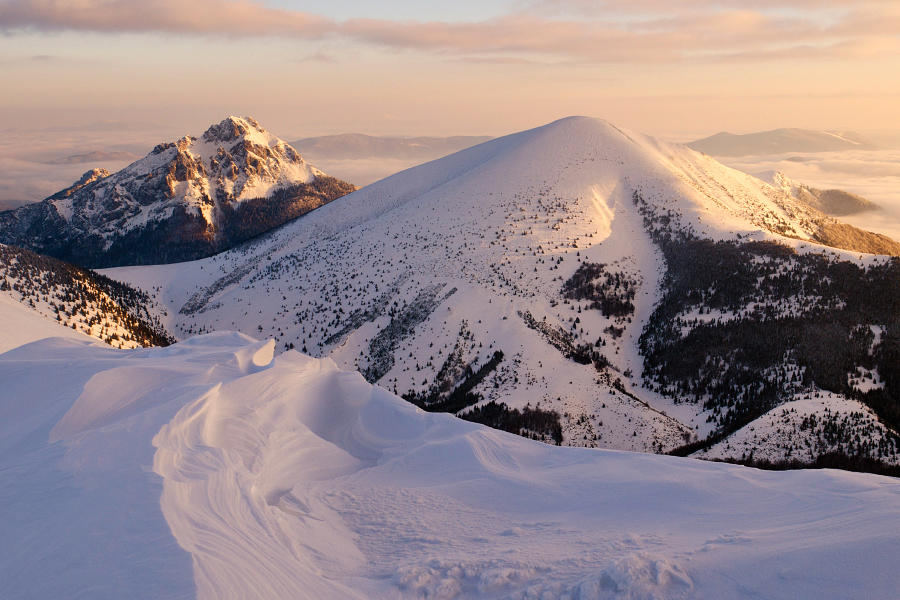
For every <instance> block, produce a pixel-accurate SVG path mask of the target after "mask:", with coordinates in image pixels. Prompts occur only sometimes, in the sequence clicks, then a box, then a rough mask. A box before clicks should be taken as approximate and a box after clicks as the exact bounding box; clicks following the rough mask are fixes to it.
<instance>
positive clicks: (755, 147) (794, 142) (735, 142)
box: [687, 129, 878, 156]
mask: <svg viewBox="0 0 900 600" xmlns="http://www.w3.org/2000/svg"><path fill="white" fill-rule="evenodd" d="M687 146H688V147H689V148H693V149H694V150H697V151H698V152H704V153H706V154H709V155H711V156H750V155H769V154H785V153H787V152H837V151H842V150H878V146H876V145H875V144H873V143H872V142H870V141H869V140H867V139H866V138H864V137H863V136H861V135H859V134H858V133H854V132H852V131H810V130H807V129H774V130H772V131H762V132H759V133H747V134H744V135H735V134H733V133H727V132H724V131H723V132H721V133H717V134H715V135H711V136H709V137H707V138H703V139H702V140H696V141H694V142H690V143H688V144H687Z"/></svg>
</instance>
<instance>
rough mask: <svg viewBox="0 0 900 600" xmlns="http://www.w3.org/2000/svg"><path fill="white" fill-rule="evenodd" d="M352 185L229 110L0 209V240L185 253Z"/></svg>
mask: <svg viewBox="0 0 900 600" xmlns="http://www.w3.org/2000/svg"><path fill="white" fill-rule="evenodd" d="M354 189H355V188H354V187H353V186H352V185H350V184H347V183H344V182H342V181H339V180H337V179H334V178H332V177H328V176H327V175H325V174H323V173H322V172H320V171H319V170H318V169H316V168H315V167H313V166H311V165H310V164H309V163H307V162H306V161H304V160H303V159H302V158H301V157H300V155H299V154H298V153H297V152H296V151H295V150H294V149H293V148H291V147H290V146H289V145H287V144H285V143H284V142H283V141H281V140H279V139H278V138H277V137H275V136H274V135H272V134H271V133H269V132H267V131H266V130H264V129H263V128H262V127H260V126H259V124H258V123H257V122H256V121H254V120H253V119H250V118H238V117H229V118H227V119H225V120H224V121H222V122H221V123H219V124H218V125H213V126H212V127H210V128H209V129H208V130H207V131H206V133H204V134H203V136H201V137H200V138H199V139H198V138H196V137H192V136H186V137H183V138H182V139H180V140H178V141H177V142H174V143H164V144H159V145H158V146H156V148H154V149H153V151H152V152H151V153H150V154H148V155H147V156H146V157H144V158H142V159H141V160H138V161H137V162H135V163H133V164H131V165H129V166H128V167H126V168H125V169H123V170H121V171H119V172H118V173H115V174H113V175H110V174H109V173H108V172H107V171H105V170H104V169H94V170H92V171H89V172H87V173H85V175H84V176H83V177H82V178H81V180H79V181H78V182H76V183H75V184H74V185H73V186H72V187H70V188H67V189H65V190H62V191H61V192H59V193H57V194H54V195H52V196H50V197H49V198H47V199H46V200H44V201H43V202H39V203H35V204H31V205H27V206H24V207H22V208H20V209H17V210H15V211H10V212H5V213H0V242H3V243H7V244H13V245H17V246H21V247H25V248H28V249H30V250H33V251H35V252H39V253H42V254H48V255H51V256H54V257H56V258H60V259H62V260H66V261H69V262H74V263H77V264H81V265H84V266H89V267H109V266H122V265H136V264H159V263H170V262H176V261H181V260H191V259H196V258H200V257H204V256H209V255H211V254H214V253H216V252H219V251H221V250H223V249H226V248H230V247H232V246H234V245H235V244H238V243H240V242H242V241H244V240H247V239H249V238H251V237H253V236H256V235H259V234H260V233H264V232H266V231H269V230H270V229H272V228H274V227H277V226H278V225H281V224H283V223H284V222H286V221H289V220H291V219H293V218H296V217H298V216H300V215H302V214H305V213H306V212H309V211H310V210H313V209H315V208H317V207H319V206H321V205H323V204H326V203H328V202H330V201H332V200H334V199H335V198H338V197H340V196H343V195H345V194H347V193H349V192H351V191H353V190H354Z"/></svg>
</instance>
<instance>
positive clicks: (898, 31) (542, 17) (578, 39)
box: [0, 0, 900, 62]
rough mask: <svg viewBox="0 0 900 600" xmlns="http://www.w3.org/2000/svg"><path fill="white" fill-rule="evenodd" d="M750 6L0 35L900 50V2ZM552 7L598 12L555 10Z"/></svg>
mask: <svg viewBox="0 0 900 600" xmlns="http://www.w3.org/2000/svg"><path fill="white" fill-rule="evenodd" d="M743 5H745V3H744V2H740V3H739V2H738V1H737V0H721V1H712V0H680V1H677V0H670V1H668V2H662V1H661V0H629V1H628V2H625V1H624V0H609V1H606V2H591V1H588V0H544V1H542V2H538V3H532V4H530V5H529V7H530V8H529V9H528V10H525V9H523V10H520V11H518V12H516V13H514V14H509V15H505V16H502V17H499V18H495V19H491V20H487V21H480V22H453V23H445V22H424V23H423V22H413V21H405V22H400V21H390V20H384V19H350V20H347V21H342V22H338V21H335V20H333V19H328V18H326V17H322V16H317V15H312V14H309V13H305V12H301V11H295V10H287V9H281V8H273V7H270V6H267V5H265V4H262V3H260V2H254V1H252V0H191V1H190V2H184V1H183V0H137V1H135V0H6V1H4V2H0V30H2V31H6V32H16V31H20V30H31V31H59V30H69V31H92V32H111V33H173V34H194V35H197V34H199V35H226V36H286V37H294V38H300V39H306V40H317V39H322V38H326V37H335V38H343V39H348V40H351V41H355V42H361V43H365V44H369V45H373V46H380V47H386V48H392V49H401V50H417V51H425V52H441V53H452V54H457V55H462V56H467V57H471V56H473V55H474V56H480V57H486V56H491V57H498V56H502V57H515V58H519V59H526V58H532V57H534V56H540V55H543V56H555V57H557V58H564V59H567V60H575V61H589V62H670V61H681V60H686V59H702V60H711V59H712V60H716V59H720V60H721V59H725V60H729V59H730V60H733V59H743V60H777V59H785V58H788V59H793V58H860V57H872V56H879V55H893V54H897V53H898V52H900V8H898V6H897V3H896V2H894V1H882V0H869V1H863V2H854V3H850V2H847V1H846V0H799V1H794V2H786V1H785V0H764V1H763V2H762V4H760V5H759V6H762V7H763V8H762V9H759V8H754V9H747V8H742V6H743ZM775 9H790V10H775ZM804 9H805V11H804ZM554 10H568V11H569V12H572V11H576V12H580V13H584V14H585V15H590V16H588V17H585V18H568V19H559V18H555V17H554V16H552V15H549V14H547V12H548V11H550V12H552V11H554ZM641 11H643V12H641ZM636 15H639V16H640V18H635V16H636Z"/></svg>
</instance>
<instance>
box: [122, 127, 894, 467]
mask: <svg viewBox="0 0 900 600" xmlns="http://www.w3.org/2000/svg"><path fill="white" fill-rule="evenodd" d="M829 228H837V230H838V231H844V232H846V231H850V234H848V235H846V236H845V237H844V239H842V240H838V242H840V243H841V244H843V245H844V247H845V248H848V250H845V251H840V250H835V249H832V248H826V247H825V246H823V245H822V244H821V243H819V242H817V241H816V240H817V239H820V238H822V237H823V232H828V231H830V230H831V229H829ZM843 228H847V229H843ZM873 239H874V240H876V241H877V239H878V238H877V237H876V236H874V235H873V234H866V233H865V232H861V231H859V230H856V229H853V228H850V227H849V226H846V225H843V224H840V223H839V222H837V221H835V220H834V219H832V218H830V217H828V216H826V215H824V214H823V213H821V212H819V211H817V210H815V209H813V208H811V207H809V206H808V205H806V204H805V203H802V202H800V201H798V200H797V199H795V198H793V197H791V196H790V195H789V194H786V193H785V192H784V191H782V190H780V189H776V188H774V187H772V186H770V185H768V184H766V183H764V182H762V181H760V180H759V179H756V178H754V177H751V176H749V175H746V174H744V173H740V172H738V171H735V170H733V169H730V168H727V167H725V166H723V165H721V164H720V163H718V162H716V161H715V160H714V159H712V158H710V157H708V156H704V155H702V154H700V153H697V152H694V151H692V150H690V149H688V148H686V147H684V146H680V145H675V144H667V143H663V142H660V141H657V140H654V139H652V138H649V137H646V136H642V135H640V134H636V133H633V132H628V131H624V130H621V129H619V128H617V127H615V126H613V125H611V124H609V123H607V122H605V121H601V120H597V119H590V118H581V117H577V118H569V119H564V120H561V121H557V122H555V123H552V124H550V125H547V126H545V127H541V128H538V129H534V130H531V131H526V132H522V133H519V134H515V135H511V136H507V137H504V138H499V139H496V140H492V141H490V142H487V143H484V144H481V145H479V146H476V147H473V148H470V149H468V150H464V151H462V152H459V153H456V154H454V155H451V156H448V157H446V158H443V159H440V160H437V161H434V162H432V163H428V164H426V165H422V166H420V167H416V168H414V169H410V170H408V171H405V172H402V173H399V174H397V175H395V176H392V177H390V178H388V179H385V180H383V181H381V182H378V183H376V184H373V185H370V186H367V187H366V188H364V189H362V190H360V191H358V192H355V193H353V194H350V195H348V196H346V197H344V198H342V199H341V200H340V201H338V202H333V203H331V204H329V205H327V206H324V207H322V208H320V209H319V210H317V211H315V212H313V213H311V214H309V215H307V216H306V217H304V218H303V219H300V220H298V221H295V222H293V223H291V224H289V225H287V226H286V227H284V228H281V229H279V230H278V231H276V232H273V233H272V234H270V235H268V236H266V237H265V238H264V239H260V240H257V241H255V242H253V243H251V244H247V245H244V246H242V247H241V248H239V249H234V250H232V251H229V252H227V253H223V254H220V255H218V256H216V257H213V258H209V259H206V260H203V261H198V262H194V263H185V264H179V265H169V266H154V267H141V268H127V269H114V270H111V271H109V272H108V274H109V275H110V276H111V277H114V278H117V279H122V280H125V281H128V282H130V283H132V284H133V285H135V286H137V287H140V288H142V289H145V290H150V289H153V290H161V291H162V294H163V295H162V297H161V298H160V299H161V300H162V301H163V302H165V303H166V305H167V306H168V313H169V317H168V318H167V319H166V320H165V323H166V324H167V326H168V328H169V330H170V331H172V332H173V333H174V334H175V335H176V337H178V338H180V339H185V338H188V337H190V336H191V335H193V334H197V333H203V332H209V331H213V330H236V331H241V332H244V333H247V334H250V335H254V336H258V337H259V336H267V337H273V338H274V339H275V340H276V341H277V350H278V352H281V351H285V350H287V349H291V348H293V349H297V350H300V351H302V352H304V353H307V354H311V355H313V356H316V357H325V356H327V357H330V358H332V359H333V360H334V361H335V362H336V363H337V364H338V365H339V366H341V367H342V368H346V369H350V370H358V371H360V372H361V373H363V375H364V376H365V378H366V379H367V380H368V381H370V382H373V383H378V384H379V385H380V386H381V387H383V388H386V389H388V390H390V391H392V392H394V393H396V394H398V395H401V394H402V395H403V396H404V397H406V398H408V399H409V400H410V401H411V402H413V403H415V404H417V405H419V406H422V407H424V408H426V409H428V410H433V411H449V412H454V413H456V414H458V415H460V416H462V417H464V418H466V419H468V420H472V421H477V422H480V423H485V424H489V425H492V426H494V427H498V428H501V429H505V430H508V431H514V432H517V433H522V434H524V435H528V436H530V437H535V438H538V439H543V440H544V441H548V442H561V443H563V444H567V445H576V446H590V447H605V448H615V449H623V450H641V451H653V452H665V451H671V450H673V449H675V448H679V447H682V446H684V445H685V444H686V443H691V444H694V445H687V446H684V447H683V448H681V450H679V451H680V452H682V453H689V452H698V451H707V452H709V451H710V450H709V449H710V448H712V447H715V451H716V453H717V454H716V456H726V457H730V458H735V459H742V458H743V459H748V458H749V457H748V455H747V452H746V451H744V450H742V449H740V450H736V449H735V448H737V446H731V445H730V443H729V441H728V440H729V439H731V438H730V436H732V435H739V436H742V437H741V439H754V434H755V435H756V439H757V440H758V446H759V447H760V448H762V447H764V446H766V444H769V446H771V447H768V446H767V448H768V449H767V450H766V451H765V452H764V453H762V454H759V453H757V454H753V455H752V457H760V456H765V457H768V458H779V457H780V458H786V459H787V458H799V459H802V460H814V459H817V458H818V455H819V454H821V453H822V444H819V443H818V442H815V443H814V440H818V439H819V438H822V439H823V440H825V442H823V443H824V446H825V447H826V450H839V451H841V452H849V453H850V454H853V455H859V456H863V457H865V458H866V459H872V460H881V461H885V462H888V463H896V462H897V461H898V451H900V439H898V437H897V435H896V433H895V432H896V431H897V429H898V425H900V418H898V411H897V405H896V402H895V401H894V400H893V398H896V397H898V396H897V393H898V390H897V387H898V384H900V377H897V376H896V373H895V370H896V369H895V367H896V364H900V363H897V362H895V361H894V358H892V357H893V356H895V354H894V352H896V348H895V345H896V343H897V342H896V340H897V339H900V335H898V333H900V332H897V330H896V328H897V326H898V323H897V315H900V296H898V294H897V287H896V285H894V283H892V282H895V281H897V280H898V279H900V276H898V270H900V263H898V262H897V261H896V260H895V259H891V258H889V257H887V256H874V255H863V254H861V252H863V251H864V250H865V249H871V248H872V244H873V241H872V240H873ZM888 242H891V241H890V240H888ZM891 243H893V242H891ZM835 349H837V350H835ZM829 353H832V354H829ZM832 355H833V356H837V357H838V358H836V359H834V360H831V359H830V358H829V356H832ZM826 391H827V393H828V394H837V395H839V396H840V398H841V399H840V401H839V402H835V403H833V405H832V404H828V403H827V402H826V401H825V400H824V399H822V398H824V396H823V394H825V393H826ZM829 397H831V396H829ZM816 399H822V402H821V409H820V412H819V413H817V414H818V416H817V417H816V419H815V420H809V419H807V420H806V421H805V422H804V423H801V424H802V426H803V427H804V431H807V432H808V435H807V436H806V437H797V438H793V439H791V440H790V442H789V443H784V442H783V441H781V440H780V438H776V437H775V436H774V435H773V436H769V435H768V431H769V429H768V426H767V428H765V429H754V427H755V426H756V425H760V427H762V424H763V423H771V424H772V427H774V428H776V429H777V428H779V427H780V425H779V424H778V423H781V421H779V420H778V419H777V418H775V416H774V413H773V414H770V412H771V411H778V410H780V409H786V410H788V411H792V410H793V409H794V408H795V407H801V406H802V407H803V410H804V411H807V412H808V409H809V405H810V401H811V400H813V401H814V400H816ZM796 403H800V404H796ZM826 408H827V410H828V411H831V412H832V413H840V414H839V415H838V417H837V423H838V425H840V426H838V425H834V423H832V419H831V417H830V415H828V414H825V411H826ZM779 414H780V413H779ZM791 414H794V413H791ZM797 414H799V409H798V411H797ZM804 414H807V413H806V412H804ZM767 415H768V416H767ZM826 417H827V418H826ZM845 417H846V418H845ZM763 418H765V419H767V420H765V421H759V419H763ZM800 421H802V418H801V419H800ZM841 424H843V425H841ZM832 425H834V426H832ZM797 427H800V424H798V425H797ZM747 428H749V429H747ZM773 433H774V432H773ZM859 436H863V437H862V440H866V441H865V443H863V441H861V439H860V437H859ZM801 440H802V442H801ZM720 442H724V443H722V444H720V445H719V446H716V444H719V443H720ZM741 448H743V446H741Z"/></svg>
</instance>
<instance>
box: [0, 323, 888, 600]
mask: <svg viewBox="0 0 900 600" xmlns="http://www.w3.org/2000/svg"><path fill="white" fill-rule="evenodd" d="M273 351H274V342H272V341H269V342H257V341H255V340H253V339H251V338H249V337H247V336H245V335H242V334H236V333H225V332H223V333H215V334H209V335H204V336H199V337H195V338H192V339H190V340H187V341H185V342H182V343H179V344H176V345H174V346H171V347H168V348H152V349H143V350H115V349H112V348H110V347H108V346H105V345H103V344H101V343H99V342H92V341H78V340H70V339H63V338H52V339H46V340H42V341H38V342H34V343H32V344H29V345H25V346H21V347H19V348H16V349H14V350H11V351H9V352H7V353H5V354H3V355H0V474H2V475H0V540H2V541H3V543H2V544H0V581H2V582H3V589H4V597H6V598H94V599H99V598H193V597H198V598H204V599H205V598H242V599H248V598H273V599H280V598H571V599H573V600H574V599H585V598H632V599H636V598H717V599H721V598H757V597H762V598H816V599H820V598H867V599H873V598H895V597H896V594H897V590H898V589H900V572H898V571H897V569H896V560H897V556H900V482H898V481H896V480H893V479H889V478H882V477H877V476H871V475H861V474H854V473H845V472H837V471H796V472H781V473H773V472H762V471H756V470H752V469H747V468H743V467H738V466H732V465H725V464H715V463H706V462H701V461H697V460H692V459H681V458H674V457H666V456H654V455H647V454H633V453H627V452H617V451H609V450H588V449H579V448H558V447H551V446H548V445H545V444H541V443H538V442H531V441H529V440H526V439H523V438H520V437H517V436H513V435H509V434H505V433H502V432H499V431H496V430H490V429H486V428H484V427H481V426H477V425H474V424H471V423H467V422H464V421H460V420H457V419H456V418H454V417H452V416H449V415H444V414H430V413H425V412H422V411H420V410H418V409H416V408H415V407H413V406H412V405H410V404H407V403H405V402H404V401H402V400H401V399H399V398H397V397H395V396H393V395H392V394H390V393H388V392H387V391H385V390H383V389H381V388H378V387H373V386H370V385H369V384H368V383H366V382H365V381H364V380H363V378H362V376H361V375H360V374H359V373H355V372H345V371H340V370H338V369H337V367H336V366H335V364H334V363H333V362H332V361H331V360H330V359H327V358H325V359H314V358H310V357H307V356H304V355H302V354H299V353H297V352H286V353H284V354H281V355H280V356H278V357H277V358H274V359H273V354H274V352H273Z"/></svg>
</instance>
